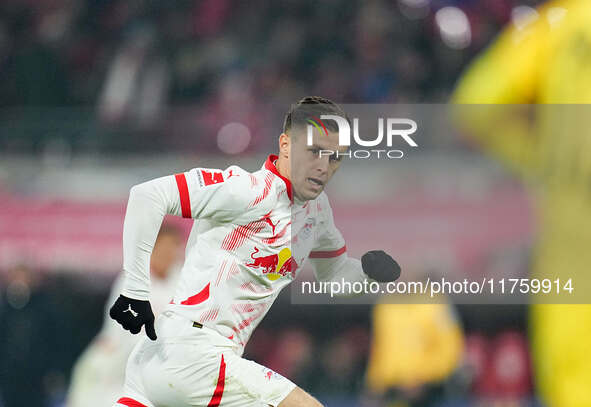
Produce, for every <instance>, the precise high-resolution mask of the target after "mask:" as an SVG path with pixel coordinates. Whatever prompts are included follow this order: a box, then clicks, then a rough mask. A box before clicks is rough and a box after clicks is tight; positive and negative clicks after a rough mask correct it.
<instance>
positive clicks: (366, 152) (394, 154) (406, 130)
mask: <svg viewBox="0 0 591 407" xmlns="http://www.w3.org/2000/svg"><path fill="white" fill-rule="evenodd" d="M323 120H334V121H335V122H336V124H337V127H338V129H339V131H338V133H339V146H347V147H351V125H350V124H349V121H348V120H347V119H345V118H344V117H341V116H337V115H332V114H323V115H320V118H318V117H313V118H312V119H308V125H307V130H308V134H307V135H308V138H307V144H308V146H311V145H313V143H314V142H313V134H314V129H317V130H318V132H319V133H320V134H323V133H324V134H326V135H327V136H328V130H327V129H326V126H325V125H324V122H323ZM417 128H418V126H417V122H415V121H414V120H412V119H404V118H386V119H384V118H382V117H380V118H378V135H377V137H376V138H375V139H374V140H363V139H362V138H361V137H360V136H359V119H358V118H354V119H353V140H354V142H355V144H357V145H358V146H361V147H377V146H379V145H381V144H382V143H383V141H384V134H385V138H386V146H387V147H388V149H355V150H353V151H351V149H350V148H348V149H347V151H345V152H343V151H339V150H320V151H319V153H318V154H319V155H320V156H321V157H322V156H330V155H333V154H334V155H336V157H337V158H339V157H340V156H343V157H348V158H360V159H365V158H370V157H372V156H376V157H377V158H402V157H404V151H402V150H397V149H391V148H392V146H393V140H394V139H395V138H396V139H398V138H399V137H400V138H402V140H403V141H404V142H406V143H407V144H408V145H409V146H410V147H418V144H417V143H416V142H415V141H414V140H413V139H412V137H411V135H412V134H414V133H415V132H416V131H417Z"/></svg>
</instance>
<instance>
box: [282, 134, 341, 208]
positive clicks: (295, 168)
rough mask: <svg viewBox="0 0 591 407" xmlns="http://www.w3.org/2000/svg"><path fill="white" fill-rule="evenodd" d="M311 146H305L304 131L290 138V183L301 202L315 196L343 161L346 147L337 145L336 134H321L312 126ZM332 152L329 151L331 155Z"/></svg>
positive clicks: (337, 138) (306, 144)
mask: <svg viewBox="0 0 591 407" xmlns="http://www.w3.org/2000/svg"><path fill="white" fill-rule="evenodd" d="M312 141H313V143H312V145H308V143H307V136H306V132H305V131H302V132H301V133H300V134H297V137H295V139H294V138H293V137H292V140H291V183H292V186H293V190H294V195H295V196H296V197H297V198H298V199H300V200H303V201H307V200H311V199H315V198H316V197H317V196H318V195H320V193H321V192H322V191H323V190H324V187H325V186H326V184H327V183H328V181H329V180H330V179H331V178H332V176H333V175H334V173H335V172H336V170H337V169H338V168H339V167H340V165H341V163H342V159H343V156H338V157H337V154H336V152H337V151H338V152H339V153H344V152H346V151H347V147H340V146H339V134H338V133H337V132H330V131H329V132H328V134H326V133H322V134H320V133H319V132H318V131H317V130H316V129H314V135H313V139H312ZM331 152H332V154H331Z"/></svg>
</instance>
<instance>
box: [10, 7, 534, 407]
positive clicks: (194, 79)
mask: <svg viewBox="0 0 591 407" xmlns="http://www.w3.org/2000/svg"><path fill="white" fill-rule="evenodd" d="M538 3H539V1H525V0H495V1H487V0H371V1H370V0H350V1H344V0H323V1H312V0H304V1H301V0H285V1H269V0H251V1H237V0H202V1H196V0H178V1H171V2H164V1H162V2H158V1H147V0H145V1H142V0H133V1H125V0H118V1H109V0H87V1H74V0H28V1H23V0H4V1H2V2H1V3H0V107H1V109H0V157H5V158H6V157H12V156H26V157H30V158H31V157H32V158H33V159H35V157H39V155H40V154H43V153H46V152H47V151H48V150H52V151H54V150H58V151H59V152H60V154H61V155H60V157H62V158H63V159H64V160H65V159H71V158H72V157H73V156H76V154H78V153H81V154H86V153H92V154H97V153H98V154H105V155H107V154H124V153H134V154H137V153H142V152H143V153H153V152H162V151H164V152H169V153H171V152H172V153H190V154H198V155H208V154H209V155H216V154H261V153H264V152H265V151H267V150H268V149H269V146H270V145H271V144H270V140H271V139H272V135H274V134H275V133H276V131H277V129H278V128H280V123H281V120H282V117H283V111H284V110H285V107H286V106H289V105H290V104H291V103H293V102H294V101H295V100H297V99H299V97H301V96H303V95H307V94H319V95H322V96H325V97H328V98H332V99H334V100H335V101H338V102H344V103H443V102H445V101H447V99H448V97H449V94H450V92H451V90H452V88H453V86H454V83H455V81H456V80H457V78H458V76H459V74H460V73H461V71H462V69H463V68H464V67H465V65H466V64H467V63H468V62H469V61H470V60H471V59H472V58H473V56H474V55H475V54H476V53H477V52H478V51H480V50H481V49H482V48H483V47H485V46H486V45H487V44H488V43H489V42H490V41H491V40H492V39H493V38H494V36H495V35H496V34H497V33H498V31H499V30H500V28H501V27H502V26H503V25H504V24H506V23H507V22H509V21H511V20H512V19H515V18H519V15H520V13H521V14H522V13H524V12H527V10H530V7H534V6H535V5H536V4H538ZM220 123H229V124H228V126H231V127H227V128H226V129H225V131H224V128H223V127H222V129H220ZM228 134H230V135H231V137H230V136H228ZM229 137H230V138H229ZM1 175H2V174H0V197H2V196H6V194H10V192H11V186H10V185H9V184H8V183H7V182H6V180H5V179H4V177H2V176H1ZM2 192H3V193H4V194H5V195H2ZM0 228H1V225H0ZM0 233H2V231H1V230H0ZM72 271H73V270H37V269H31V268H30V267H27V266H22V267H20V266H19V267H14V268H5V269H2V270H0V354H1V355H0V372H1V373H0V376H1V377H0V406H2V407H13V405H14V404H9V403H8V402H7V401H6V400H8V399H10V400H13V399H14V398H15V397H20V398H21V400H23V403H24V404H21V405H28V406H43V407H49V406H55V407H57V406H62V405H63V402H64V398H65V394H66V391H67V388H68V384H69V380H70V376H71V370H72V367H73V365H74V362H75V360H76V359H77V357H78V356H79V355H80V354H81V353H82V351H83V350H84V348H85V347H86V346H87V344H88V343H89V342H90V341H91V339H92V338H93V337H94V335H95V334H96V333H97V332H98V331H99V328H100V325H101V321H102V316H103V314H102V310H103V306H104V303H105V301H106V299H107V295H108V292H109V286H110V284H111V283H112V281H113V278H114V275H115V273H116V272H117V271H118V270H112V273H99V274H92V275H90V274H80V273H72ZM74 271H75V270H74ZM457 311H458V313H459V319H460V321H461V323H462V325H463V327H464V329H465V332H466V337H465V339H464V343H465V348H464V353H463V355H464V357H463V359H462V362H461V364H460V366H459V368H458V369H457V371H456V372H455V373H454V374H453V375H451V376H450V377H449V378H448V379H447V380H445V381H444V382H443V383H431V384H429V386H433V388H434V389H435V390H433V389H430V390H429V391H428V392H427V391H426V390H425V391H424V392H425V394H427V393H428V394H430V395H432V394H436V395H437V397H436V398H435V399H429V397H416V398H417V399H418V400H421V401H420V402H416V403H414V404H413V405H425V406H426V405H432V406H468V405H490V406H493V405H495V406H501V405H502V406H526V405H534V403H536V401H535V395H534V394H533V389H532V384H531V372H530V367H529V355H528V349H527V342H526V339H525V338H526V322H525V321H526V318H525V313H526V311H525V307H524V306H517V305H516V306H509V305H507V306H496V307H485V306H482V307H475V306H458V307H457ZM286 312H289V315H290V321H289V322H290V323H289V325H288V324H286V323H285V320H284V319H283V318H281V317H280V316H281V314H284V313H286ZM371 312H372V311H371V308H370V307H369V306H357V307H351V308H347V309H342V308H339V307H327V308H326V309H323V310H322V312H317V309H316V308H314V307H307V306H303V305H292V304H290V301H289V296H285V295H284V296H282V297H281V298H280V300H279V303H278V304H276V305H275V307H274V308H273V309H272V310H271V311H270V313H269V315H268V316H267V318H266V319H265V321H264V322H263V324H262V325H261V327H260V328H259V330H257V332H256V334H255V335H254V337H253V339H252V342H251V343H250V344H249V347H248V348H247V357H252V358H253V359H255V360H257V361H258V362H259V363H262V364H265V365H267V366H268V367H270V368H272V369H275V370H276V371H278V372H280V373H283V374H285V375H286V376H288V377H289V378H290V379H292V380H293V381H295V382H296V383H298V384H299V385H301V386H302V387H303V388H305V389H307V390H309V391H310V392H312V393H313V394H316V395H318V397H319V398H320V399H322V400H326V403H327V405H329V406H332V405H335V406H343V407H346V406H356V405H360V404H359V403H360V401H359V400H360V395H362V394H363V393H364V389H365V384H364V383H365V371H366V363H367V358H368V355H369V348H370V342H371V338H370V332H371V326H370V315H371ZM317 355H320V356H317ZM434 357H437V356H436V355H434ZM431 390H433V391H431ZM422 391H423V390H419V391H418V393H421V392H422ZM8 393H11V394H10V395H9V394H8ZM3 395H4V397H3ZM3 398H4V399H5V400H4V403H5V404H3V401H2V400H3ZM24 400H26V402H25V401H24ZM401 405H404V404H401Z"/></svg>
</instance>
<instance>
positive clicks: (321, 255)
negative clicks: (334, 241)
mask: <svg viewBox="0 0 591 407" xmlns="http://www.w3.org/2000/svg"><path fill="white" fill-rule="evenodd" d="M346 251H347V246H343V247H341V248H340V249H338V250H328V251H323V252H310V256H308V257H309V258H311V259H330V258H332V257H338V256H340V255H341V254H343V253H345V252H346Z"/></svg>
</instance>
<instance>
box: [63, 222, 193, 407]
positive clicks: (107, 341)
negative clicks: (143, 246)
mask: <svg viewBox="0 0 591 407" xmlns="http://www.w3.org/2000/svg"><path fill="white" fill-rule="evenodd" d="M181 246H182V238H181V233H180V230H179V229H178V228H177V227H175V226H173V225H168V224H165V225H163V226H162V228H161V229H160V232H159V233H158V238H157V239H156V243H155V244H154V250H153V252H152V256H151V258H150V276H151V277H152V284H151V290H150V303H151V304H152V305H153V306H154V311H155V313H156V314H157V315H158V314H160V313H161V312H162V311H164V308H165V307H166V305H167V304H168V302H169V301H170V299H171V298H172V295H173V291H174V287H175V286H176V284H175V283H176V280H177V277H178V271H179V266H180V264H179V260H180V259H179V254H180V250H181ZM122 277H123V274H120V275H119V277H118V278H117V280H116V281H115V283H114V284H113V287H112V289H111V293H110V296H109V299H108V301H107V304H108V307H109V308H110V307H111V305H112V304H113V303H114V302H115V300H116V299H117V297H119V294H120V292H121V288H122V284H123V279H122ZM109 308H107V309H106V310H105V319H104V322H103V326H102V328H101V331H100V332H99V333H98V335H97V336H96V338H95V339H94V340H93V341H92V343H91V344H90V345H89V346H88V348H87V349H86V350H85V351H84V353H83V354H82V356H80V358H79V359H78V361H77V362H76V365H75V366H74V371H73V374H72V381H71V384H70V388H69V391H68V397H67V401H66V406H67V407H93V406H96V407H99V406H100V407H104V406H108V405H110V404H111V403H113V400H117V397H118V396H119V395H120V393H121V386H122V385H123V382H124V380H125V364H126V362H127V358H128V357H129V354H130V353H131V351H132V349H133V347H134V346H135V345H136V344H137V342H138V341H139V340H140V339H141V338H140V337H138V336H133V335H129V334H128V333H126V332H125V331H123V330H122V329H121V327H120V326H119V325H118V324H117V323H116V322H115V321H113V320H112V319H111V318H109V316H108V311H109Z"/></svg>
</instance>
